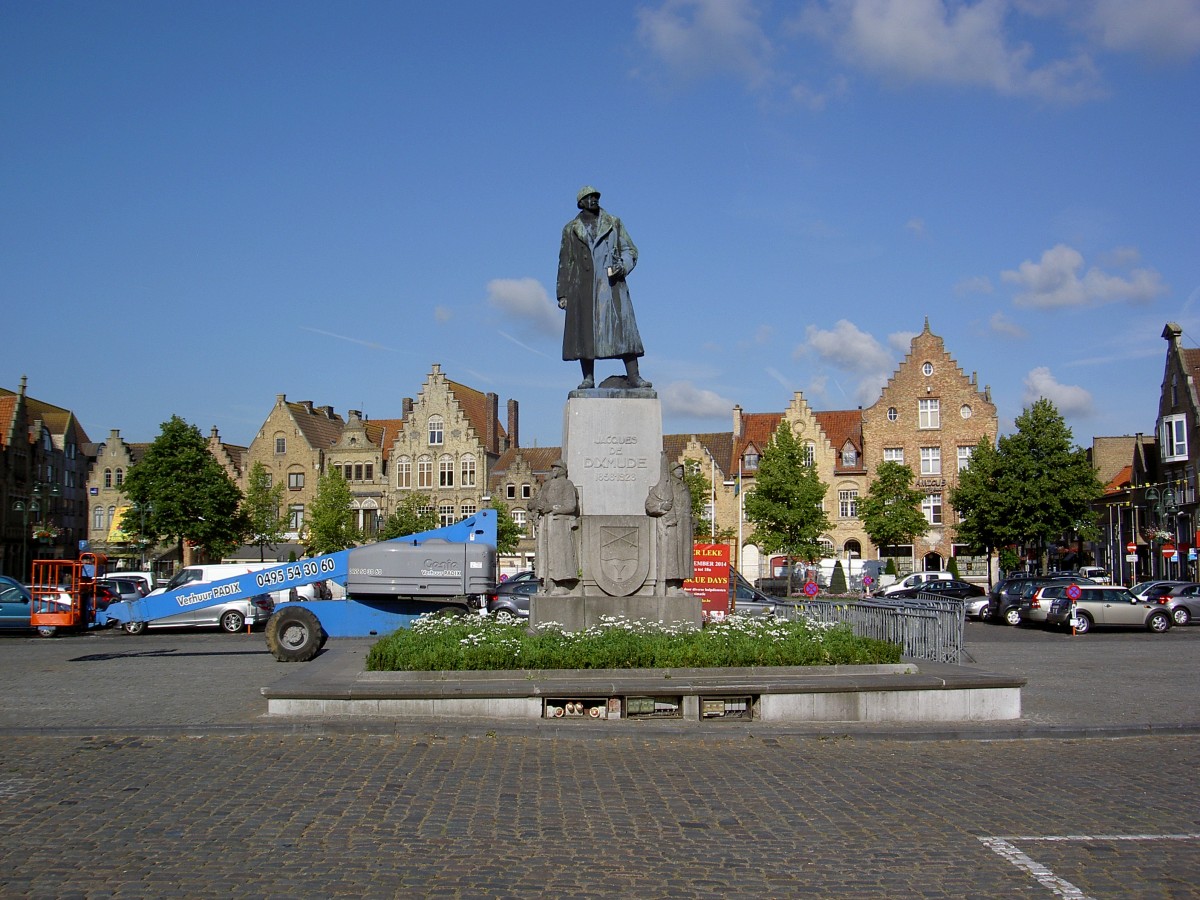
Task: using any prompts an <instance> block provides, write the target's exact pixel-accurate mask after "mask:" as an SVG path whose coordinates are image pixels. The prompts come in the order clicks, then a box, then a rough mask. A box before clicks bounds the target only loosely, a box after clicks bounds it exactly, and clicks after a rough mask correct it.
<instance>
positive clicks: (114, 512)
mask: <svg viewBox="0 0 1200 900" xmlns="http://www.w3.org/2000/svg"><path fill="white" fill-rule="evenodd" d="M116 515H117V508H116V507H115V506H110V507H109V508H108V515H107V516H106V517H105V520H104V527H105V528H112V523H113V518H114V517H115V516H116Z"/></svg>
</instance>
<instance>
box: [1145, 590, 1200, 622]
mask: <svg viewBox="0 0 1200 900" xmlns="http://www.w3.org/2000/svg"><path fill="white" fill-rule="evenodd" d="M1160 598H1165V600H1166V604H1167V609H1168V611H1169V612H1170V615H1171V621H1172V622H1174V623H1175V624H1176V625H1187V624H1188V623H1189V622H1192V621H1200V584H1195V583H1191V584H1182V585H1175V587H1173V588H1171V589H1170V590H1168V591H1167V592H1166V593H1162V592H1161V589H1160V590H1159V591H1149V592H1147V594H1146V599H1147V600H1154V601H1155V602H1162V601H1161V599H1160Z"/></svg>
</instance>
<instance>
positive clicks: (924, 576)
mask: <svg viewBox="0 0 1200 900" xmlns="http://www.w3.org/2000/svg"><path fill="white" fill-rule="evenodd" d="M953 577H954V576H953V575H951V574H950V573H949V572H933V571H930V572H913V573H912V574H911V575H907V576H905V577H904V578H902V579H900V580H899V581H897V582H895V583H894V584H889V585H888V586H887V587H885V588H884V589H883V596H884V597H890V596H891V595H892V594H896V593H899V592H900V591H907V590H909V589H911V588H917V587H920V586H921V585H923V584H927V583H928V582H930V581H945V580H947V579H950V578H953Z"/></svg>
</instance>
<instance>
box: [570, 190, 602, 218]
mask: <svg viewBox="0 0 1200 900" xmlns="http://www.w3.org/2000/svg"><path fill="white" fill-rule="evenodd" d="M575 205H576V206H578V207H579V208H580V209H586V210H587V211H588V212H595V211H596V210H598V209H599V208H600V192H599V191H598V190H596V189H595V188H594V187H592V186H591V185H590V184H587V185H584V186H583V187H581V188H580V189H579V193H578V194H576V195H575Z"/></svg>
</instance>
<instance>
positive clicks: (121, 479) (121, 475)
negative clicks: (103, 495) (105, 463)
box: [117, 469, 125, 487]
mask: <svg viewBox="0 0 1200 900" xmlns="http://www.w3.org/2000/svg"><path fill="white" fill-rule="evenodd" d="M124 483H125V470H124V469H117V487H120V486H121V485H123V484H124Z"/></svg>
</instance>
